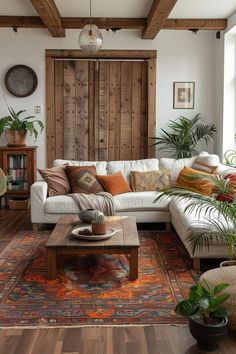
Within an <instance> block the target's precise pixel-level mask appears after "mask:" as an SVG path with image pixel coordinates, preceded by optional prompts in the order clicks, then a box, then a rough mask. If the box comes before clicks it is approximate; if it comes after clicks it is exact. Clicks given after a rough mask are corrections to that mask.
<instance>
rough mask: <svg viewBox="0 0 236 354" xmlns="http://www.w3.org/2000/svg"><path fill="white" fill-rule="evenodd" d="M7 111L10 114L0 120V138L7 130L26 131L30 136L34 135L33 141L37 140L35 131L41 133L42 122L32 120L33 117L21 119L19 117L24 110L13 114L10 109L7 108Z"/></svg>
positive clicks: (13, 111) (12, 110)
mask: <svg viewBox="0 0 236 354" xmlns="http://www.w3.org/2000/svg"><path fill="white" fill-rule="evenodd" d="M8 111H9V113H10V114H9V115H8V116H5V117H2V118H0V136H1V135H2V133H3V132H4V131H5V130H7V129H9V130H17V131H19V132H23V131H25V130H28V131H29V133H30V135H34V138H35V140H37V137H38V130H37V129H38V128H39V129H40V133H41V132H42V131H43V129H44V125H43V122H42V121H41V120H39V119H34V118H35V116H27V117H24V118H21V117H20V116H21V115H22V113H25V112H26V110H21V111H18V112H15V110H14V109H13V108H12V107H9V106H8Z"/></svg>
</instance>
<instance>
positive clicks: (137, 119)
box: [131, 62, 143, 160]
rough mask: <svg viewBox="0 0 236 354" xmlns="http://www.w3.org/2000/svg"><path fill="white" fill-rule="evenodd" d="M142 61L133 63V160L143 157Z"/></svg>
mask: <svg viewBox="0 0 236 354" xmlns="http://www.w3.org/2000/svg"><path fill="white" fill-rule="evenodd" d="M141 98H142V62H134V63H133V65H132V132H131V143H132V154H131V157H132V159H133V160H137V159H140V157H141V134H140V128H141V123H142V119H143V116H142V112H141V108H142V102H141Z"/></svg>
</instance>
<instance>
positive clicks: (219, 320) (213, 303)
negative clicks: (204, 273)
mask: <svg viewBox="0 0 236 354" xmlns="http://www.w3.org/2000/svg"><path fill="white" fill-rule="evenodd" d="M228 286H229V284H225V283H221V284H217V285H216V286H214V287H211V286H210V284H208V283H207V282H206V281H205V280H203V281H201V282H199V283H198V284H197V285H195V286H193V287H191V289H190V292H189V297H188V299H185V300H184V299H183V300H180V301H179V302H178V304H177V307H176V309H175V311H176V312H177V314H179V315H181V316H186V317H189V329H190V332H191V334H192V336H193V337H194V338H195V339H196V340H197V344H198V347H199V348H200V349H203V350H215V349H217V347H218V342H219V340H220V339H222V338H223V337H224V335H225V334H226V333H227V323H228V316H229V311H228V310H227V308H225V307H224V306H222V304H223V303H224V302H225V301H226V300H227V299H228V298H229V297H230V294H228V293H226V292H224V290H225V289H226V288H227V287H228ZM222 292H223V293H222Z"/></svg>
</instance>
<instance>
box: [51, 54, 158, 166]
mask: <svg viewBox="0 0 236 354" xmlns="http://www.w3.org/2000/svg"><path fill="white" fill-rule="evenodd" d="M54 64H55V70H54ZM155 65H156V62H155V59H147V60H139V61H138V60H136V61H135V60H132V61H126V60H109V61H108V60H105V61H104V60H91V61H89V60H87V59H86V60H85V59H84V60H74V59H73V60H69V59H68V60H66V59H65V60H55V61H54V60H53V59H52V58H50V57H49V58H47V70H49V69H50V68H53V74H52V73H51V72H50V73H49V74H48V75H47V86H48V87H47V110H48V117H47V144H48V151H47V154H48V164H49V165H50V164H51V162H52V161H53V159H55V158H64V159H74V160H90V161H94V160H131V159H141V158H147V157H153V156H154V153H155V150H154V149H153V148H152V147H151V146H150V144H151V141H149V137H151V136H154V135H155V121H156V115H155V114H156V113H155V97H156V91H155V90H156V86H155V75H156V74H155V73H156V71H155ZM54 74H55V77H54ZM52 83H53V85H52ZM49 98H50V99H49Z"/></svg>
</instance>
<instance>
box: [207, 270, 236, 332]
mask: <svg viewBox="0 0 236 354" xmlns="http://www.w3.org/2000/svg"><path fill="white" fill-rule="evenodd" d="M235 274H236V266H229V267H221V268H216V269H211V270H208V271H207V272H205V273H203V274H202V276H201V280H203V279H205V280H206V281H207V282H208V283H209V284H211V285H212V286H215V285H217V284H219V283H228V284H230V286H229V287H228V288H227V290H226V291H227V292H228V293H229V294H231V296H230V297H229V299H228V300H227V301H226V302H225V305H226V307H227V309H228V310H229V311H230V313H231V315H230V316H229V329H231V330H232V331H236V276H235Z"/></svg>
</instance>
